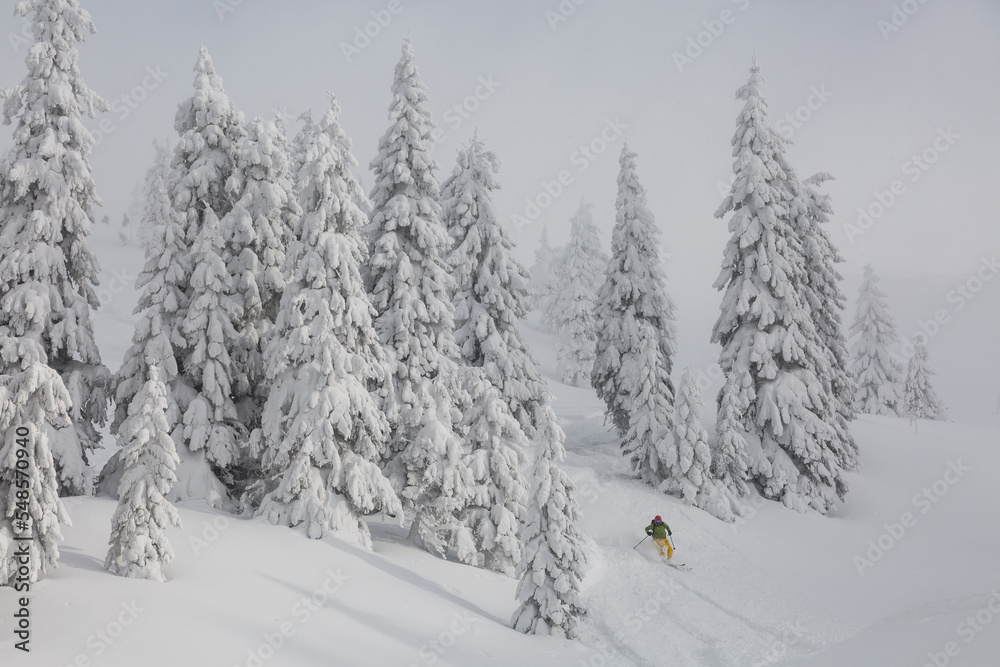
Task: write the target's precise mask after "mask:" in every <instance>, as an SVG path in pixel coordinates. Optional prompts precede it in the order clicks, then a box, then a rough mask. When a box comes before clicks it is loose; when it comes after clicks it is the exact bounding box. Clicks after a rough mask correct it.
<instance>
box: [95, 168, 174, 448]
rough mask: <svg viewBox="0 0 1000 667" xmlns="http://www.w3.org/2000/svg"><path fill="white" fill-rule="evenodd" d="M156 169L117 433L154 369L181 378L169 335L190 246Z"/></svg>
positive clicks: (119, 378)
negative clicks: (178, 375)
mask: <svg viewBox="0 0 1000 667" xmlns="http://www.w3.org/2000/svg"><path fill="white" fill-rule="evenodd" d="M157 170H158V168H157V166H156V165H154V167H153V168H152V169H150V172H149V174H148V175H147V178H149V179H151V180H152V182H150V183H147V187H146V188H145V189H146V191H147V195H148V197H149V198H150V201H149V202H148V205H147V207H146V208H147V215H148V218H147V219H145V220H143V223H142V224H143V227H144V228H146V229H148V230H149V232H148V234H147V241H148V244H147V246H146V264H145V266H143V269H142V272H141V273H140V274H139V277H138V278H137V279H136V283H135V285H136V288H137V289H139V290H141V292H140V293H139V303H138V305H137V306H136V308H135V312H136V313H137V314H139V315H140V317H139V321H138V323H137V324H136V326H135V331H134V333H133V334H132V346H131V347H130V348H129V349H128V350H127V351H126V352H125V357H124V361H123V362H122V367H121V368H120V369H119V370H118V372H117V373H116V374H115V418H114V421H113V422H112V424H111V432H112V433H114V434H117V433H118V432H119V428H120V427H121V425H122V424H123V423H124V422H125V420H126V419H127V418H128V415H129V408H130V406H131V404H132V399H133V398H134V397H135V396H136V395H137V394H138V393H139V392H140V391H141V390H142V387H143V386H144V385H145V383H146V378H148V377H149V366H150V365H155V366H156V367H157V368H158V369H160V374H159V377H160V381H161V382H163V383H165V384H166V383H170V382H173V381H174V379H176V377H177V360H176V359H175V358H174V348H173V345H172V344H171V341H170V332H171V331H172V330H173V328H174V325H175V321H174V318H175V317H176V314H177V310H178V308H179V307H180V304H181V303H183V302H184V300H185V299H186V296H185V295H184V294H183V293H182V292H181V291H180V286H181V285H182V284H183V283H184V282H185V281H186V280H187V278H188V277H187V276H186V275H180V272H181V271H182V270H183V268H182V267H183V264H182V262H181V261H180V258H181V257H182V256H184V254H185V253H186V252H187V243H186V242H185V241H184V229H183V227H182V226H181V221H180V216H178V215H177V213H176V212H175V211H174V209H173V207H172V206H171V205H170V196H169V193H168V192H167V185H166V182H165V181H164V180H163V178H162V177H161V175H160V174H159V173H157ZM166 400H167V405H168V408H167V416H166V419H167V423H168V424H170V427H171V430H173V428H174V427H175V426H176V425H177V421H178V413H177V406H176V403H175V402H174V400H173V396H172V395H171V394H170V392H168V393H167V397H166Z"/></svg>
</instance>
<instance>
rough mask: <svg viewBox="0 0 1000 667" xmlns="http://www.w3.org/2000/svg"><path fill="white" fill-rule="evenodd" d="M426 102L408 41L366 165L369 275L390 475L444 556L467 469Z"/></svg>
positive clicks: (427, 540) (417, 530) (415, 533)
mask: <svg viewBox="0 0 1000 667" xmlns="http://www.w3.org/2000/svg"><path fill="white" fill-rule="evenodd" d="M426 104H427V91H426V89H425V88H424V84H423V82H422V81H421V80H420V74H419V72H418V71H417V67H416V63H415V62H414V56H413V46H412V45H411V44H410V41H409V40H406V42H404V44H403V52H402V56H401V58H400V60H399V63H398V64H397V65H396V72H395V79H394V81H393V84H392V102H391V104H390V106H389V120H390V125H389V128H388V129H387V130H386V132H385V134H383V135H382V138H381V139H380V140H379V152H378V156H376V157H375V159H374V160H372V162H371V168H372V170H373V171H374V172H375V185H374V187H373V189H372V193H371V205H372V214H371V224H370V225H369V227H368V228H367V230H366V231H367V235H368V239H369V243H370V247H371V250H372V252H371V256H370V259H369V261H368V262H367V272H366V273H367V279H368V280H369V281H370V295H371V299H372V303H373V305H374V306H375V310H376V312H377V317H376V319H375V329H376V331H377V332H378V334H379V339H380V340H381V341H382V344H383V345H384V346H385V348H386V356H387V357H388V359H389V363H390V365H391V367H392V380H393V386H394V391H395V397H394V403H395V405H394V407H393V409H392V413H393V414H392V422H393V424H392V426H393V432H392V437H391V440H390V447H389V452H388V456H387V458H388V463H387V465H388V472H389V474H390V479H391V480H392V481H393V484H394V485H395V488H396V489H397V491H398V492H399V493H400V496H401V497H402V498H403V501H404V503H405V505H406V508H407V509H408V510H412V511H413V512H415V517H414V520H413V524H412V528H411V536H412V538H413V539H414V541H415V542H417V543H418V544H422V545H423V546H424V547H425V548H427V549H428V550H430V551H432V552H435V553H438V554H444V548H445V545H447V543H448V540H449V539H450V535H451V533H452V532H453V530H454V528H455V522H456V521H457V517H456V512H457V511H459V510H460V509H461V507H462V504H463V503H464V502H465V499H466V497H467V496H466V495H465V494H466V493H467V485H468V484H469V483H470V475H469V470H468V468H467V467H466V465H465V461H464V457H463V451H462V444H461V442H460V441H459V439H458V437H457V435H456V434H455V430H454V417H455V415H454V414H453V413H454V412H455V398H454V397H453V392H454V391H455V390H456V389H457V379H456V368H457V366H456V362H455V359H457V357H458V355H459V350H458V346H457V345H456V343H455V336H454V306H453V305H452V303H451V294H452V293H453V291H454V286H453V283H452V277H451V275H450V272H449V267H448V266H447V264H446V263H445V256H446V253H447V252H448V250H449V249H450V245H451V240H450V238H449V236H448V231H447V230H446V229H445V228H444V226H443V225H442V224H441V218H440V215H441V209H440V206H439V205H438V196H439V186H438V181H437V178H436V177H435V175H434V169H435V168H436V165H435V163H434V160H433V158H432V157H431V155H430V152H429V151H428V145H429V142H430V141H431V138H430V137H431V132H432V131H433V129H434V124H433V121H432V120H431V116H430V112H429V111H427V107H426Z"/></svg>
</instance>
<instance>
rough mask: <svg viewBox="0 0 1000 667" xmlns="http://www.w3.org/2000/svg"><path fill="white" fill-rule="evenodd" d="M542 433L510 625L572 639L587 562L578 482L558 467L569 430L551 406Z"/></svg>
mask: <svg viewBox="0 0 1000 667" xmlns="http://www.w3.org/2000/svg"><path fill="white" fill-rule="evenodd" d="M548 413H549V414H548V415H547V417H548V418H547V419H546V420H545V421H544V422H543V424H542V427H541V429H540V430H539V435H538V438H537V440H538V442H539V447H538V452H537V454H536V458H535V464H534V470H533V478H534V479H533V487H532V491H531V495H530V496H529V499H528V508H527V515H526V519H525V522H524V526H523V528H522V536H521V537H522V541H523V544H524V574H523V575H522V577H521V581H520V583H519V584H518V586H517V600H518V602H520V605H519V606H518V608H517V610H516V611H515V612H514V616H513V618H512V619H511V625H512V626H513V628H514V629H515V630H517V631H518V632H523V633H526V634H536V635H556V636H560V637H565V638H569V639H572V638H574V637H576V636H577V633H578V629H577V625H578V623H579V620H580V618H581V617H583V616H585V615H586V613H587V612H586V608H585V607H584V605H583V601H582V600H581V597H580V585H581V582H582V579H583V571H584V568H585V566H586V564H587V554H586V551H585V548H584V538H583V535H582V534H581V533H580V531H579V528H578V527H577V526H578V522H579V508H578V507H577V504H576V499H575V497H574V496H575V488H574V486H573V482H571V481H570V479H569V477H567V476H566V473H565V472H563V471H562V469H561V468H560V467H559V462H560V461H562V460H563V458H564V456H565V451H564V449H563V441H564V440H565V435H564V434H563V432H562V429H561V428H560V427H559V425H558V424H557V423H556V418H555V414H553V413H552V409H551V408H549V409H548Z"/></svg>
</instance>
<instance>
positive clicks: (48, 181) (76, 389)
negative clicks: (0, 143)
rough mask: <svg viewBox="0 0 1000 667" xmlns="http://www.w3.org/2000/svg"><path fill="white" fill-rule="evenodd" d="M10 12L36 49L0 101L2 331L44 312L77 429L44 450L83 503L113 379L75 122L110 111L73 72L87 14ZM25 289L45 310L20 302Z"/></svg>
mask: <svg viewBox="0 0 1000 667" xmlns="http://www.w3.org/2000/svg"><path fill="white" fill-rule="evenodd" d="M16 11H17V13H18V14H20V15H22V16H27V15H29V14H30V15H31V25H32V32H33V34H34V43H33V44H32V45H31V47H30V48H29V49H28V55H27V57H26V58H25V64H26V65H27V69H28V72H27V74H26V75H25V77H24V79H23V80H22V81H21V83H20V84H19V85H16V86H12V87H10V88H8V89H7V90H5V91H4V92H3V98H4V105H3V115H4V124H8V125H9V124H11V123H15V125H16V127H15V130H14V142H13V145H12V146H11V148H10V151H9V153H8V155H7V158H6V159H5V160H4V161H3V163H2V165H0V174H2V175H0V294H2V295H3V300H4V305H3V307H0V325H6V326H8V327H10V328H11V335H14V336H20V335H23V333H24V331H23V330H21V329H20V328H19V327H18V325H17V321H18V320H20V319H22V317H23V314H18V313H17V312H16V311H19V310H21V309H24V308H29V307H30V308H39V307H40V308H43V309H44V310H45V311H46V312H45V313H44V316H43V317H41V318H40V322H41V323H42V327H43V328H42V331H41V337H40V339H39V340H40V342H41V343H42V344H43V346H44V348H43V350H44V354H43V355H42V358H43V359H44V360H45V361H46V363H48V365H49V366H50V367H51V368H53V369H54V370H55V371H56V372H57V373H58V374H59V375H60V377H61V378H62V382H63V383H64V385H65V387H66V389H68V391H69V395H70V401H71V404H70V408H69V411H70V417H71V420H72V425H73V428H69V429H61V430H59V431H57V432H55V431H54V432H53V433H52V434H51V438H50V441H49V447H50V448H51V453H52V457H53V459H54V461H55V465H56V469H57V471H58V473H57V478H58V483H59V489H60V493H62V494H68V495H72V494H81V493H86V492H87V491H89V485H90V481H89V475H88V474H87V471H86V469H85V467H86V462H87V452H88V451H90V450H93V449H97V448H99V447H100V442H101V436H100V433H99V432H98V429H99V428H100V427H101V426H103V425H104V423H105V422H106V420H107V408H108V384H109V382H110V380H111V373H110V371H109V370H108V369H107V368H106V367H105V366H104V365H103V364H102V363H101V355H100V352H99V351H98V349H97V344H96V343H95V341H94V327H93V322H92V319H91V313H92V310H95V309H97V308H98V306H99V302H98V299H97V294H96V292H95V289H94V287H95V286H96V285H97V283H98V278H97V277H98V274H99V273H100V270H99V267H98V265H97V260H96V258H95V257H94V253H93V252H92V251H91V249H90V246H89V241H88V239H89V236H90V229H91V226H92V225H93V224H94V207H95V206H98V205H100V203H101V202H100V199H99V198H98V196H97V192H96V189H95V186H94V181H93V178H92V177H91V171H90V164H89V156H90V151H91V149H92V148H93V144H94V139H93V137H92V136H91V135H90V132H88V131H87V129H86V128H85V127H84V126H83V124H82V122H81V119H82V116H83V114H85V113H86V114H88V115H90V116H91V117H93V115H94V112H95V110H104V109H105V108H106V103H105V102H104V101H103V100H102V99H101V98H100V97H98V96H97V95H96V94H95V93H94V92H93V91H91V90H90V89H89V88H88V87H87V85H86V84H85V83H84V81H83V79H82V78H81V76H80V70H79V67H78V65H77V61H78V53H77V44H78V43H81V42H83V41H85V39H86V37H87V34H88V33H93V32H94V24H93V21H92V20H91V18H90V14H88V13H87V12H86V11H85V10H83V9H82V8H81V7H80V5H79V3H78V2H77V1H76V0H25V1H24V2H19V3H18V5H17V7H16ZM28 285H33V286H34V288H32V289H33V290H34V293H35V294H36V295H38V296H42V297H43V298H42V300H41V301H30V300H28V299H27V298H26V295H25V293H24V290H25V289H27V286H28ZM42 287H43V288H44V289H41V288H42ZM35 288H39V289H35Z"/></svg>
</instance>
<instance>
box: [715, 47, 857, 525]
mask: <svg viewBox="0 0 1000 667" xmlns="http://www.w3.org/2000/svg"><path fill="white" fill-rule="evenodd" d="M762 81H763V79H762V77H761V75H760V68H759V67H758V65H757V62H756V60H755V61H754V63H753V66H752V67H751V69H750V78H749V80H748V82H747V84H746V85H744V86H743V87H741V88H740V89H739V91H738V92H737V98H738V99H741V100H744V102H745V105H744V107H743V110H742V111H741V112H740V115H739V117H738V119H737V130H736V133H735V135H734V136H733V141H732V143H733V156H734V158H735V160H734V164H733V171H734V174H735V179H734V181H733V184H732V188H731V191H730V194H729V195H728V196H727V197H726V198H725V200H724V201H723V203H722V205H721V206H720V207H719V209H718V211H717V212H716V217H719V218H722V217H724V216H726V215H727V214H728V213H730V212H732V215H731V216H730V219H729V230H730V232H731V233H732V236H731V238H730V240H729V242H728V244H727V246H726V249H725V252H724V256H723V263H722V271H721V273H720V275H719V278H718V280H717V281H716V283H715V286H716V288H717V289H719V290H723V291H724V292H725V294H724V296H723V300H722V305H721V308H720V310H721V312H720V315H719V319H718V320H717V321H716V324H715V327H714V329H713V332H712V340H713V342H717V343H720V344H721V345H722V352H721V354H720V357H719V365H720V366H721V367H722V370H723V372H724V373H725V374H726V375H727V376H729V375H733V376H734V377H733V382H734V386H735V387H737V388H738V394H739V406H740V409H741V414H740V415H739V421H740V423H741V425H742V426H744V427H745V428H747V429H748V430H750V431H751V432H752V433H753V434H754V435H755V436H756V437H757V438H759V440H760V447H761V449H762V453H763V456H765V457H766V459H767V461H768V462H769V470H768V471H767V473H766V474H758V475H756V478H755V480H754V481H755V482H756V484H757V486H758V488H759V489H760V491H761V493H762V494H763V495H764V497H766V498H770V499H775V500H781V501H782V502H783V503H784V504H785V505H786V506H788V507H791V508H794V509H798V510H805V509H807V508H808V507H812V508H813V509H815V510H817V511H819V512H821V513H826V512H828V511H829V510H830V509H832V508H833V507H834V506H835V505H836V503H837V502H838V501H840V500H843V498H844V496H845V494H846V492H847V485H846V482H845V481H844V478H843V471H842V468H841V465H840V462H839V460H838V456H837V454H836V453H835V452H834V449H833V447H834V445H833V443H834V439H835V438H836V432H835V430H834V428H833V427H832V426H830V425H829V424H827V423H826V422H825V421H824V415H825V414H827V410H828V406H829V405H831V401H832V400H833V399H832V397H831V396H830V395H829V394H828V392H827V391H826V389H825V387H824V384H823V382H822V381H821V380H820V378H819V377H817V373H816V371H815V368H816V366H817V365H818V364H821V363H823V362H824V361H826V360H827V355H826V354H825V352H824V351H823V350H822V349H818V346H819V343H818V334H817V333H816V330H815V325H814V324H813V322H812V318H811V313H810V309H809V304H808V303H806V302H805V301H804V300H803V298H802V296H801V294H800V291H799V290H798V289H797V285H796V284H795V283H796V281H798V280H801V279H802V277H803V274H804V269H803V267H804V264H805V260H804V258H803V251H802V247H801V244H800V243H799V239H798V237H797V235H796V233H795V231H794V229H793V228H792V226H791V224H790V222H789V216H790V213H789V209H790V206H791V203H792V193H791V192H790V190H789V188H788V185H787V183H788V175H787V174H786V173H785V172H784V171H783V169H782V162H784V160H781V159H779V155H780V154H781V153H782V152H783V151H784V147H783V145H782V143H781V141H780V140H779V139H778V138H777V136H776V135H775V134H774V133H773V132H772V131H771V129H770V128H769V127H768V125H767V105H766V103H765V102H764V99H763V97H762V96H761V94H760V84H761V82H762ZM761 470H763V468H761Z"/></svg>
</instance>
